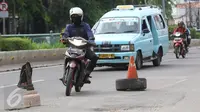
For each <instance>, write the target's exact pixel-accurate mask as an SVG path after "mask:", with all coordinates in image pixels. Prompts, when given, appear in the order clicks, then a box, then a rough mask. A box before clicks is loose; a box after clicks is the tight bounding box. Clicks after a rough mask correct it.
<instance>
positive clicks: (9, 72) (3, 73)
mask: <svg viewBox="0 0 200 112" xmlns="http://www.w3.org/2000/svg"><path fill="white" fill-rule="evenodd" d="M60 66H63V65H56V66H50V67H41V68H33V69H36V70H37V69H49V68H57V67H60ZM18 72H20V70H17V71H8V72H2V73H0V75H5V74H11V73H18Z"/></svg>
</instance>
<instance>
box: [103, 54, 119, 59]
mask: <svg viewBox="0 0 200 112" xmlns="http://www.w3.org/2000/svg"><path fill="white" fill-rule="evenodd" d="M99 58H101V59H105V58H110V59H112V58H115V55H114V54H99Z"/></svg>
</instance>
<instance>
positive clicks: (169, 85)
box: [158, 79, 188, 89]
mask: <svg viewBox="0 0 200 112" xmlns="http://www.w3.org/2000/svg"><path fill="white" fill-rule="evenodd" d="M186 80H188V79H183V80H180V81H177V82H175V83H173V84H168V85H166V86H163V87H161V88H158V89H164V88H167V87H171V86H174V85H176V84H179V83H182V82H185V81H186Z"/></svg>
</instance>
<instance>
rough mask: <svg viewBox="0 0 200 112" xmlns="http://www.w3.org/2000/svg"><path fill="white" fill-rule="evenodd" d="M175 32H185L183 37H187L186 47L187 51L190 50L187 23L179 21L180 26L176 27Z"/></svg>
mask: <svg viewBox="0 0 200 112" xmlns="http://www.w3.org/2000/svg"><path fill="white" fill-rule="evenodd" d="M175 32H180V33H181V34H183V37H182V38H184V39H185V40H184V41H183V42H184V45H185V48H186V51H187V50H188V49H187V48H188V45H187V40H188V37H187V35H188V30H187V29H186V28H185V24H184V22H183V21H181V22H179V23H178V28H176V29H175V30H174V32H173V33H175Z"/></svg>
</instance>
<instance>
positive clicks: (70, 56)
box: [62, 37, 96, 96]
mask: <svg viewBox="0 0 200 112" xmlns="http://www.w3.org/2000/svg"><path fill="white" fill-rule="evenodd" d="M64 41H65V42H66V43H67V44H68V45H69V46H71V47H69V48H68V49H67V50H66V52H65V64H64V76H63V79H62V82H63V84H64V86H66V90H65V95H66V96H70V94H71V90H72V88H73V86H75V91H76V92H80V91H81V88H82V87H83V85H84V80H85V78H86V74H85V69H86V67H87V66H88V64H89V63H90V60H88V59H86V58H85V54H86V50H85V49H87V48H90V49H91V50H93V47H94V46H96V45H95V43H90V42H88V41H87V40H85V39H84V38H82V37H72V38H67V39H64ZM66 62H67V63H66Z"/></svg>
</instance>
